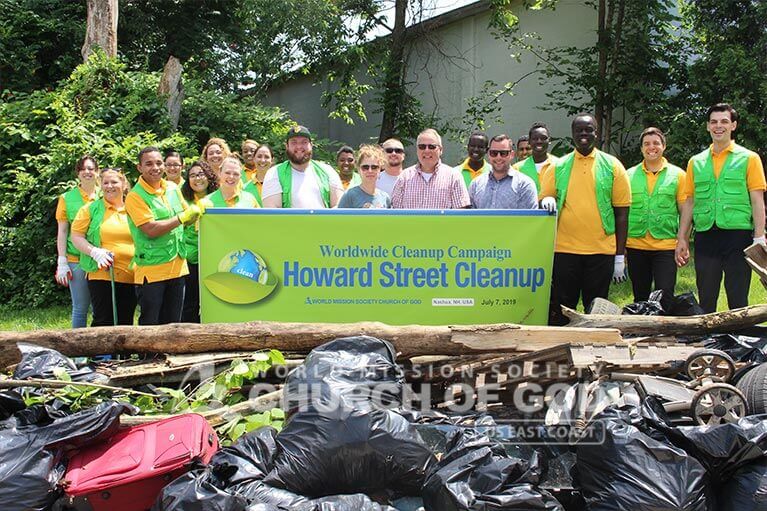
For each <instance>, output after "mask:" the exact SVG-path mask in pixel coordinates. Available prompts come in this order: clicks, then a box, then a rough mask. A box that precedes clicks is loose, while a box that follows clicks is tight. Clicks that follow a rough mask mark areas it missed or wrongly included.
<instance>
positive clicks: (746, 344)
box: [703, 334, 767, 364]
mask: <svg viewBox="0 0 767 511" xmlns="http://www.w3.org/2000/svg"><path fill="white" fill-rule="evenodd" d="M703 346H705V347H706V348H709V349H713V350H720V351H724V352H725V353H727V354H728V355H730V356H731V357H732V359H733V360H735V361H736V362H754V363H756V364H761V363H764V362H767V337H751V336H748V335H734V334H714V335H712V336H710V337H708V338H707V339H705V340H704V341H703Z"/></svg>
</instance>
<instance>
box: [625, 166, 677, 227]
mask: <svg viewBox="0 0 767 511" xmlns="http://www.w3.org/2000/svg"><path fill="white" fill-rule="evenodd" d="M680 174H682V169H680V168H679V167H676V166H674V165H671V164H668V165H666V166H665V167H663V168H662V169H661V170H660V171H659V172H658V180H657V181H656V182H655V186H654V187H653V189H652V193H650V192H648V190H647V175H646V173H645V171H644V168H643V166H642V164H641V163H640V164H639V165H636V166H634V167H631V168H630V169H629V170H628V175H629V180H630V181H631V209H629V237H630V238H642V237H644V235H645V234H647V231H648V230H649V231H650V234H651V235H652V237H653V238H655V239H657V240H664V239H673V238H676V234H677V231H678V230H679V210H678V209H677V205H676V192H677V189H678V186H679V175H680Z"/></svg>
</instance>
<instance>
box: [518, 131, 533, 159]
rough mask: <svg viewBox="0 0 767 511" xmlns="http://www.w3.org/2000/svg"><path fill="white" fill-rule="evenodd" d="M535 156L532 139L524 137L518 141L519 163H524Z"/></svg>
mask: <svg viewBox="0 0 767 511" xmlns="http://www.w3.org/2000/svg"><path fill="white" fill-rule="evenodd" d="M531 154H533V147H532V146H531V145H530V137H529V136H528V135H522V136H521V137H519V138H518V139H517V161H522V160H524V159H525V158H528V157H529V156H530V155H531Z"/></svg>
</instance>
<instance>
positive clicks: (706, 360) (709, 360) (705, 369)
mask: <svg viewBox="0 0 767 511" xmlns="http://www.w3.org/2000/svg"><path fill="white" fill-rule="evenodd" d="M684 372H685V373H687V376H689V377H690V378H691V379H693V380H700V379H703V378H710V379H712V380H714V381H718V382H728V381H730V378H732V375H734V374H735V362H733V360H732V358H731V357H730V356H729V355H728V354H727V353H725V352H724V351H719V350H708V349H702V350H697V351H694V352H693V353H692V354H691V355H690V356H689V357H687V360H686V361H685V363H684Z"/></svg>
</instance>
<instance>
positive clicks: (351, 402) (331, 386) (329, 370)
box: [284, 336, 404, 415]
mask: <svg viewBox="0 0 767 511" xmlns="http://www.w3.org/2000/svg"><path fill="white" fill-rule="evenodd" d="M395 360H396V353H395V351H394V348H393V347H392V345H391V344H389V343H388V342H386V341H382V340H380V339H376V338H374V337H368V336H358V337H344V338H341V339H336V340H334V341H331V342H328V343H325V344H323V345H322V346H319V347H317V348H314V349H313V350H312V351H311V353H309V355H308V356H307V357H306V359H305V360H304V363H303V364H302V365H301V366H299V367H297V368H296V369H294V370H293V371H291V373H290V374H289V375H288V379H287V382H286V385H285V390H284V392H285V399H286V403H287V404H286V405H285V408H286V411H287V412H288V415H292V414H293V413H294V412H296V411H298V409H307V408H308V407H309V405H310V404H320V405H325V406H326V405H328V404H331V405H332V404H333V403H341V404H343V405H344V406H346V407H348V408H357V409H370V408H371V407H379V408H381V407H386V408H392V407H398V406H400V405H401V402H402V397H401V396H402V392H403V383H404V375H403V373H402V370H401V368H400V367H399V366H398V365H397V363H396V362H395ZM377 405H383V406H377Z"/></svg>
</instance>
